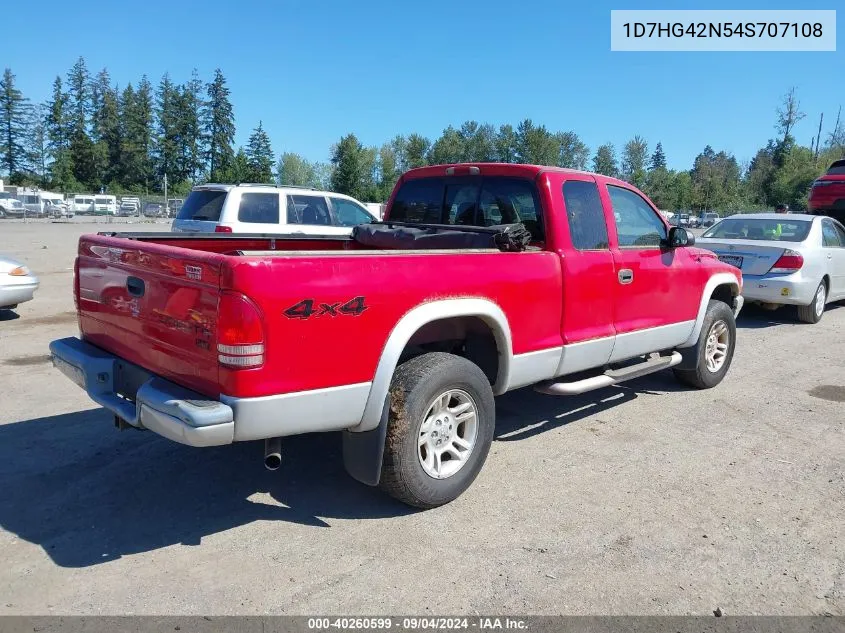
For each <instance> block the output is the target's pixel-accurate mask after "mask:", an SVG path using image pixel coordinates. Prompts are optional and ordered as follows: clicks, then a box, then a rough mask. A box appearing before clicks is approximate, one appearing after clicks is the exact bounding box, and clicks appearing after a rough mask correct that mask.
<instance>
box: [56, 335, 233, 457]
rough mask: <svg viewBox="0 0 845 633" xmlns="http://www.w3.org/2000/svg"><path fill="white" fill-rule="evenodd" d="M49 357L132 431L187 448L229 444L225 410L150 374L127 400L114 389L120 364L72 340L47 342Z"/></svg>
mask: <svg viewBox="0 0 845 633" xmlns="http://www.w3.org/2000/svg"><path fill="white" fill-rule="evenodd" d="M50 354H51V356H52V359H53V365H54V366H55V367H56V368H57V369H58V370H59V371H61V372H62V373H63V374H64V375H65V376H67V377H68V378H70V380H71V381H73V382H74V383H76V384H77V385H78V386H80V387H81V388H83V389H84V390H85V391H86V392H87V393H88V395H89V396H90V397H91V399H92V400H94V402H96V403H97V404H99V405H101V406H103V407H105V408H106V409H108V410H109V411H111V412H112V413H114V414H115V415H116V416H118V417H119V418H121V419H122V420H124V421H126V422H127V423H128V424H131V425H132V426H135V427H138V428H142V429H149V430H150V431H154V432H155V433H158V434H159V435H162V436H164V437H166V438H168V439H171V440H173V441H175V442H179V443H181V444H187V445H189V446H219V445H222V444H231V443H232V441H233V440H234V435H235V423H234V415H233V412H232V408H231V407H230V406H229V405H226V404H223V403H222V402H219V401H217V400H209V399H208V398H207V397H205V396H202V395H200V394H198V393H196V392H193V391H190V390H188V389H184V388H182V387H180V386H178V385H176V384H174V383H172V382H169V381H167V380H164V379H162V378H158V377H156V376H153V375H152V374H147V376H148V378H147V379H146V380H145V381H143V382H142V384H141V385H140V387H139V388H138V390H137V393H136V394H135V400H134V401H131V400H127V399H126V398H124V397H122V396H121V395H119V394H118V393H116V390H115V383H116V382H117V380H118V379H119V377H118V374H117V372H118V371H119V367H118V363H119V362H120V363H121V364H122V362H121V361H120V359H118V358H117V357H116V356H113V355H111V354H108V353H107V352H104V351H103V350H101V349H99V348H97V347H94V346H93V345H89V344H88V343H85V342H84V341H81V340H79V339H78V338H75V337H70V338H65V339H60V340H57V341H53V342H52V343H50Z"/></svg>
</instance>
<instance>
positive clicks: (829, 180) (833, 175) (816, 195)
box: [810, 159, 845, 223]
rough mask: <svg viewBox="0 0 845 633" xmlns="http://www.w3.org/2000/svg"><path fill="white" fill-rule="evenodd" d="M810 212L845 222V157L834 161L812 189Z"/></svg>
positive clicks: (814, 183)
mask: <svg viewBox="0 0 845 633" xmlns="http://www.w3.org/2000/svg"><path fill="white" fill-rule="evenodd" d="M810 213H813V214H815V215H828V216H830V217H832V218H835V219H837V220H839V221H840V222H843V223H845V159H842V160H837V161H834V162H833V163H832V164H831V166H830V167H829V168H828V170H827V172H826V173H825V174H824V175H823V176H819V178H817V179H816V180H815V182H813V188H812V189H811V190H810Z"/></svg>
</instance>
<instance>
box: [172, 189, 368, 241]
mask: <svg viewBox="0 0 845 633" xmlns="http://www.w3.org/2000/svg"><path fill="white" fill-rule="evenodd" d="M375 221H376V219H375V218H374V217H373V215H372V214H371V213H370V212H369V211H367V209H366V208H365V207H364V205H363V204H361V203H360V202H358V201H357V200H355V199H354V198H350V197H349V196H344V195H342V194H339V193H331V192H328V191H316V190H313V189H305V188H298V187H275V186H273V185H243V184H242V185H216V184H208V185H201V186H199V187H194V188H193V190H192V191H191V193H190V195H189V196H188V197H187V198H186V199H185V203H184V204H183V205H182V207H181V208H180V209H179V213H178V215H177V216H176V219H175V220H173V224H172V227H171V230H173V231H177V232H178V231H182V232H200V233H211V232H217V233H276V234H278V233H287V234H304V235H349V234H350V233H351V232H352V227H354V226H357V225H359V224H369V223H370V222H375Z"/></svg>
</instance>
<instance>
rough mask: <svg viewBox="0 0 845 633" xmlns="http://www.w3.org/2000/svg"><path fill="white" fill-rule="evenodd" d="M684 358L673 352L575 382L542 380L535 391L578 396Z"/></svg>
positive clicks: (661, 367)
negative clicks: (669, 354)
mask: <svg viewBox="0 0 845 633" xmlns="http://www.w3.org/2000/svg"><path fill="white" fill-rule="evenodd" d="M682 360H683V357H682V356H681V354H680V352H672V355H671V356H654V357H652V358H649V359H648V360H645V361H643V362H642V363H637V364H636V365H631V366H630V367H624V368H622V369H611V370H609V371H606V372H605V373H603V374H602V375H601V376H591V377H590V378H584V379H583V380H576V381H575V382H554V381H549V382H542V383H540V384H538V385H536V386H535V387H534V391H539V392H540V393H545V394H546V395H549V396H577V395H578V394H580V393H586V392H588V391H593V390H594V389H601V388H602V387H611V386H613V385H617V384H619V383H620V382H625V381H626V380H633V379H634V378H639V377H640V376H646V375H648V374H653V373H654V372H656V371H660V370H661V369H668V368H669V367H674V366H675V365H678V364H679V363H680V362H681V361H682Z"/></svg>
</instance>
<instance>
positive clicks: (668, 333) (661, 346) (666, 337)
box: [610, 321, 695, 363]
mask: <svg viewBox="0 0 845 633" xmlns="http://www.w3.org/2000/svg"><path fill="white" fill-rule="evenodd" d="M694 326H695V321H682V322H680V323H671V324H669V325H660V326H658V327H651V328H648V329H645V330H637V331H635V332H625V333H624V334H617V335H616V342H615V343H614V345H613V353H611V355H610V362H611V363H615V362H616V361H621V360H627V359H629V358H634V357H635V356H642V355H643V354H648V353H650V352H659V351H662V350H665V349H674V348H675V347H677V346H678V345H680V344H681V343H683V342H684V341H685V340H686V339H687V338H688V337H689V335H690V332H692V329H693V327H694Z"/></svg>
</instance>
